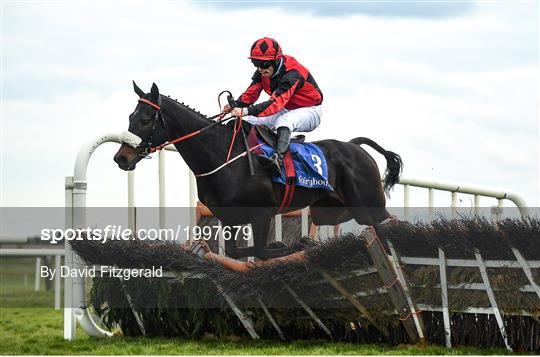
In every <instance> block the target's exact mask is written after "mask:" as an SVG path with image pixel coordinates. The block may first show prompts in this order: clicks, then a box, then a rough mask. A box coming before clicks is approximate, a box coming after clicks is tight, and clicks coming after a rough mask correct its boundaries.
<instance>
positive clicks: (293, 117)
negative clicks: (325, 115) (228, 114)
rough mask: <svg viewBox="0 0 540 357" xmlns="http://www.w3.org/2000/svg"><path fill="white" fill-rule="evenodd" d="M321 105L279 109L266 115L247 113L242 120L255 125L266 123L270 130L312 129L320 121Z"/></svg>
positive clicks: (300, 130)
mask: <svg viewBox="0 0 540 357" xmlns="http://www.w3.org/2000/svg"><path fill="white" fill-rule="evenodd" d="M321 116H322V108H321V105H317V106H314V107H304V108H297V109H292V110H288V109H285V108H283V109H281V110H280V111H279V112H277V113H276V114H272V115H269V116H267V117H255V116H252V115H248V116H245V117H244V120H246V121H247V122H249V123H251V124H255V125H266V126H267V127H269V128H270V129H272V130H276V129H277V128H280V127H283V126H284V127H287V128H289V129H290V130H291V132H295V131H296V132H298V131H299V132H308V131H312V130H314V129H315V128H316V127H318V126H319V124H320V123H321Z"/></svg>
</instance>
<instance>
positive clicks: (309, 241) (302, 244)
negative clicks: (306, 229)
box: [292, 236, 318, 252]
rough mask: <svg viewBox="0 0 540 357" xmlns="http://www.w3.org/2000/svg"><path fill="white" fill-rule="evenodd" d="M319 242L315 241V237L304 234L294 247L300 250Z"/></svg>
mask: <svg viewBox="0 0 540 357" xmlns="http://www.w3.org/2000/svg"><path fill="white" fill-rule="evenodd" d="M317 244H318V243H317V242H316V241H315V239H313V238H311V237H309V236H303V237H302V238H301V239H300V240H299V241H298V242H297V243H296V244H295V245H293V246H292V248H293V249H294V250H295V251H297V252H299V251H301V250H306V249H309V248H312V247H314V246H316V245H317Z"/></svg>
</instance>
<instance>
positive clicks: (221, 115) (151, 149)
mask: <svg viewBox="0 0 540 357" xmlns="http://www.w3.org/2000/svg"><path fill="white" fill-rule="evenodd" d="M222 93H223V92H222ZM222 93H221V94H222ZM221 94H220V96H221ZM139 102H141V103H145V104H147V105H149V106H151V107H152V108H155V109H157V112H156V117H155V120H154V127H153V129H152V132H153V131H154V130H155V126H156V123H157V120H158V117H159V116H160V115H161V120H162V122H163V127H164V129H165V131H166V130H167V128H166V125H165V120H164V119H163V113H162V111H161V105H159V104H156V103H154V102H152V101H150V100H148V99H145V98H139ZM218 103H219V96H218ZM219 107H220V109H221V103H219ZM225 115H226V114H225V113H219V114H216V115H214V116H212V117H210V118H209V119H215V118H217V117H219V119H218V120H216V121H215V122H213V123H212V124H209V125H207V126H205V127H203V128H201V129H199V130H195V131H193V132H191V133H189V134H186V135H183V136H180V137H178V138H176V139H174V140H170V141H166V142H164V143H163V144H161V145H158V146H154V147H148V148H147V149H146V150H145V154H146V155H148V154H152V153H154V152H156V151H160V150H163V148H164V147H165V146H168V145H171V144H176V143H179V142H181V141H184V140H186V139H189V138H192V137H194V136H196V135H199V134H201V133H203V132H205V131H207V130H208V129H210V128H212V127H214V126H216V125H219V124H222V123H223V122H225V121H228V120H230V119H232V118H233V117H228V118H225ZM240 130H242V115H241V116H240V117H238V120H237V121H236V122H235V125H234V132H233V138H232V140H231V144H230V146H229V150H228V153H227V159H226V161H225V163H224V164H223V165H221V166H219V167H218V168H216V169H214V170H212V171H209V172H206V173H203V174H198V175H195V176H196V177H203V176H209V175H211V174H213V173H215V172H217V171H219V170H221V169H222V168H224V167H225V166H227V165H228V164H230V163H232V162H234V161H236V160H237V159H239V158H240V157H243V156H245V155H246V154H249V153H250V152H251V151H253V150H255V149H256V148H258V147H259V146H261V145H262V144H259V145H257V146H254V147H252V148H247V147H246V149H247V150H246V151H244V152H243V153H241V154H240V155H237V156H236V157H234V158H233V159H232V160H231V158H230V157H231V153H232V148H233V146H234V142H235V141H236V136H237V135H238V132H239V131H240ZM152 134H153V133H152Z"/></svg>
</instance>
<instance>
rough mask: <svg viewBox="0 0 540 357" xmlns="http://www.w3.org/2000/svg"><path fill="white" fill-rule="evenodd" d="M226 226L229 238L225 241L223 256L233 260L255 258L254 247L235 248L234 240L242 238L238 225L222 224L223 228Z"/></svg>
mask: <svg viewBox="0 0 540 357" xmlns="http://www.w3.org/2000/svg"><path fill="white" fill-rule="evenodd" d="M226 226H228V227H229V228H230V233H231V234H230V236H228V237H227V238H228V239H224V240H225V254H226V255H227V256H228V257H230V258H233V259H239V258H245V257H253V256H255V247H237V246H236V239H238V238H239V237H242V234H243V231H242V230H241V229H242V228H241V227H240V226H238V225H233V224H230V225H227V224H223V227H226ZM238 230H240V231H238Z"/></svg>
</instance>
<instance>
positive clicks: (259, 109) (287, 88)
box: [243, 71, 305, 117]
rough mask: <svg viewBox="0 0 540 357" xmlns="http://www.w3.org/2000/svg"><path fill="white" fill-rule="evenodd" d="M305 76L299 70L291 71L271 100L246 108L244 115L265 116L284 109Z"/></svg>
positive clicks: (282, 80) (284, 77)
mask: <svg viewBox="0 0 540 357" xmlns="http://www.w3.org/2000/svg"><path fill="white" fill-rule="evenodd" d="M304 82H305V80H304V78H303V77H302V76H301V75H300V73H298V72H297V71H290V72H288V73H287V74H285V75H284V76H283V78H282V79H281V81H280V83H279V86H278V88H277V89H276V90H275V91H274V93H272V96H271V97H270V99H269V100H267V101H265V102H262V103H259V104H255V105H250V106H248V107H247V108H244V112H243V113H244V115H253V116H257V117H265V116H269V115H272V114H275V113H277V112H279V111H280V110H282V109H283V108H284V107H285V105H286V104H287V102H288V101H289V100H290V99H291V97H292V96H293V95H294V93H295V92H296V91H297V90H299V89H300V88H302V86H303V85H304Z"/></svg>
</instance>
